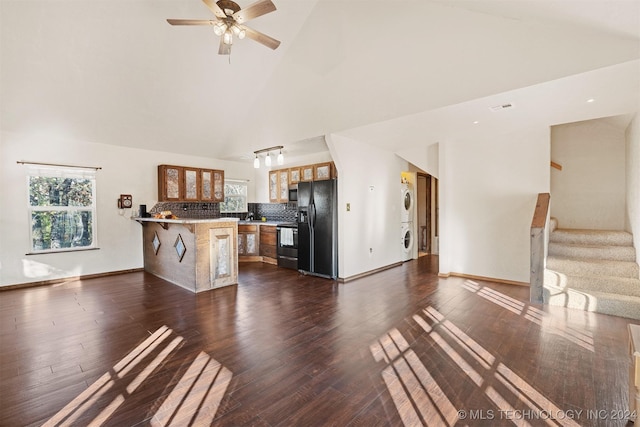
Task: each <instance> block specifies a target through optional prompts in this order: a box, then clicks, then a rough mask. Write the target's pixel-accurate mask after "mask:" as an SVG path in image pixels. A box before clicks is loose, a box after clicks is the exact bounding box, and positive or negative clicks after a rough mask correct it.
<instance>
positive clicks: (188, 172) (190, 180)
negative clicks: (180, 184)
mask: <svg viewBox="0 0 640 427" xmlns="http://www.w3.org/2000/svg"><path fill="white" fill-rule="evenodd" d="M182 170H183V172H184V197H183V200H186V201H189V202H197V201H198V200H200V176H199V175H200V170H198V169H195V168H187V167H183V168H182Z"/></svg>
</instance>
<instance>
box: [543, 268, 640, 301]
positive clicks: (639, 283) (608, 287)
mask: <svg viewBox="0 0 640 427" xmlns="http://www.w3.org/2000/svg"><path fill="white" fill-rule="evenodd" d="M544 284H545V286H547V285H549V286H553V287H556V288H561V289H563V288H571V289H576V290H580V291H587V292H588V291H597V292H606V293H611V294H620V295H629V296H635V297H640V279H632V278H628V277H604V276H580V275H566V274H563V273H559V272H557V271H553V270H549V269H546V270H545V271H544Z"/></svg>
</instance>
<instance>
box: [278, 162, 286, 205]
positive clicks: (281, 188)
mask: <svg viewBox="0 0 640 427" xmlns="http://www.w3.org/2000/svg"><path fill="white" fill-rule="evenodd" d="M278 181H279V183H278V200H279V201H280V202H288V201H289V169H283V170H279V171H278Z"/></svg>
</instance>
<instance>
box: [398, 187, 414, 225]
mask: <svg viewBox="0 0 640 427" xmlns="http://www.w3.org/2000/svg"><path fill="white" fill-rule="evenodd" d="M401 186H402V187H401V195H402V200H401V203H402V205H401V206H402V208H401V209H400V222H411V221H413V210H414V205H415V199H416V196H415V194H414V191H413V186H412V185H411V184H408V183H404V184H401Z"/></svg>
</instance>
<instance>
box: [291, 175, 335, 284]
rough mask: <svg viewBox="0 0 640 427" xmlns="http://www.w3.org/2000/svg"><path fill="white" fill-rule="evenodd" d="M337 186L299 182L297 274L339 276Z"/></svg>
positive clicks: (327, 183)
mask: <svg viewBox="0 0 640 427" xmlns="http://www.w3.org/2000/svg"><path fill="white" fill-rule="evenodd" d="M337 200H338V185H337V181H336V180H335V179H329V180H326V181H312V182H300V183H298V271H300V272H301V273H304V274H312V275H315V276H320V277H326V278H330V279H336V278H337V277H338V205H337Z"/></svg>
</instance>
